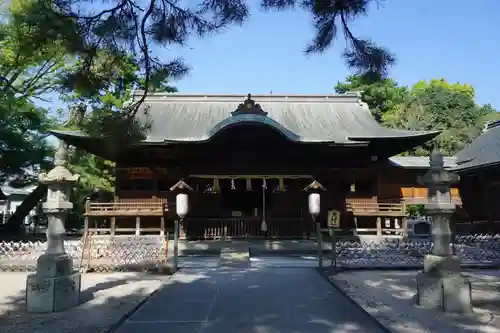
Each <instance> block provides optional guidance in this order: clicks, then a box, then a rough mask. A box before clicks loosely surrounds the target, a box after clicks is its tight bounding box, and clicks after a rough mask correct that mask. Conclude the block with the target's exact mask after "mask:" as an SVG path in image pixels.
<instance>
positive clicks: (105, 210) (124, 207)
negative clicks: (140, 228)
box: [85, 198, 167, 216]
mask: <svg viewBox="0 0 500 333" xmlns="http://www.w3.org/2000/svg"><path fill="white" fill-rule="evenodd" d="M166 209H167V206H166V199H156V198H153V199H119V200H118V201H115V202H90V201H88V202H87V203H86V206H85V215H86V216H163V214H164V212H165V210H166Z"/></svg>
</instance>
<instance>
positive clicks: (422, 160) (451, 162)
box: [389, 156, 457, 169]
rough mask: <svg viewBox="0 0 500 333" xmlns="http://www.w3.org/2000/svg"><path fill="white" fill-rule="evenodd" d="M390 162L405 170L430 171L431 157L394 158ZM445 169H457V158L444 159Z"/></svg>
mask: <svg viewBox="0 0 500 333" xmlns="http://www.w3.org/2000/svg"><path fill="white" fill-rule="evenodd" d="M389 162H390V163H391V164H392V165H394V166H398V167H401V168H405V169H429V168H430V164H429V157H426V156H393V157H390V158H389ZM443 162H444V167H445V168H454V167H456V165H457V164H456V157H454V156H450V157H443Z"/></svg>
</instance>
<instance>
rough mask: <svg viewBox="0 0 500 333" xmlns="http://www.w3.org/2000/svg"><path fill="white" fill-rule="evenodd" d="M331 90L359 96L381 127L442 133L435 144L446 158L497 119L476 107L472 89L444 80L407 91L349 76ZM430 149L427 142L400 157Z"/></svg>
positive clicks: (391, 82)
mask: <svg viewBox="0 0 500 333" xmlns="http://www.w3.org/2000/svg"><path fill="white" fill-rule="evenodd" d="M334 89H335V91H336V92H337V93H345V92H348V91H358V92H361V99H362V100H363V101H364V102H365V103H367V104H368V106H369V107H370V110H371V111H372V113H373V115H374V116H375V118H376V119H377V120H378V121H379V122H380V123H381V124H382V125H384V126H388V127H393V128H398V129H405V130H412V131H432V130H439V131H442V132H441V134H440V135H439V136H438V137H437V138H436V143H437V144H438V147H439V148H440V150H441V152H442V153H443V154H444V155H447V156H452V155H454V154H456V153H457V152H458V151H459V150H460V149H462V148H463V147H464V146H465V145H466V144H467V143H469V142H470V141H471V140H473V139H474V138H475V137H477V136H478V135H479V134H480V133H481V130H482V128H483V125H484V122H485V121H487V120H489V121H493V120H497V119H500V115H499V113H498V112H496V110H494V109H493V108H492V107H491V105H484V106H480V105H477V104H476V102H475V101H474V97H475V91H474V88H473V87H472V86H471V85H468V84H460V83H449V82H447V81H446V80H445V79H433V80H430V81H429V82H426V81H420V82H417V83H416V84H415V85H413V86H412V87H411V89H409V88H408V87H405V86H400V85H398V84H397V82H395V81H394V80H392V79H390V78H387V79H384V80H380V81H377V82H367V81H366V80H365V79H364V78H363V77H361V76H349V77H347V78H346V80H345V82H338V83H337V84H336V85H335V86H334ZM432 145H433V143H432V142H430V143H428V144H425V145H423V146H421V147H417V148H415V149H414V150H412V151H409V152H406V153H404V154H403V155H414V156H428V155H429V153H430V150H431V149H432Z"/></svg>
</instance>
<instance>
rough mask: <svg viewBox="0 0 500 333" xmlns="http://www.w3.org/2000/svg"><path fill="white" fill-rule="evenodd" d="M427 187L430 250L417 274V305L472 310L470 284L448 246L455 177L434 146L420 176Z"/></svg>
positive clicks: (447, 309)
mask: <svg viewBox="0 0 500 333" xmlns="http://www.w3.org/2000/svg"><path fill="white" fill-rule="evenodd" d="M419 181H420V183H421V184H422V185H425V186H426V187H427V188H428V201H427V203H426V204H425V211H426V214H427V215H428V216H430V217H432V224H431V234H432V241H433V246H432V252H431V254H428V255H427V256H425V259H424V270H423V271H421V272H419V273H418V275H417V294H416V295H415V300H416V303H417V305H420V306H422V307H425V308H435V309H442V310H444V311H446V312H462V313H464V312H471V311H472V305H471V285H470V282H469V280H468V279H467V278H466V277H465V276H463V275H462V274H461V269H460V260H459V258H457V257H455V256H454V255H453V251H452V248H451V241H452V239H451V238H452V232H451V229H450V220H451V216H452V214H453V212H454V211H455V204H454V203H453V202H452V198H451V191H450V188H451V185H452V184H453V183H456V182H457V181H458V176H457V175H455V174H452V173H449V172H447V171H446V170H445V169H444V163H443V156H442V155H441V153H440V152H439V150H438V149H437V148H434V150H433V151H432V153H431V156H430V170H429V171H428V172H427V173H426V174H425V175H424V176H423V177H421V178H420V179H419Z"/></svg>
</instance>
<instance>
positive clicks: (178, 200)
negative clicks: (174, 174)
mask: <svg viewBox="0 0 500 333" xmlns="http://www.w3.org/2000/svg"><path fill="white" fill-rule="evenodd" d="M170 191H172V192H176V195H175V212H176V214H177V216H179V219H180V222H182V221H183V220H184V218H185V217H186V216H187V214H188V213H189V195H188V193H189V192H192V191H193V188H192V187H191V186H189V185H188V184H186V183H185V182H184V181H183V180H180V181H178V182H177V183H176V184H175V185H174V186H172V187H171V188H170ZM178 253H179V220H177V219H176V220H175V221H174V264H173V266H174V270H177V268H178V257H179V255H178Z"/></svg>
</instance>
